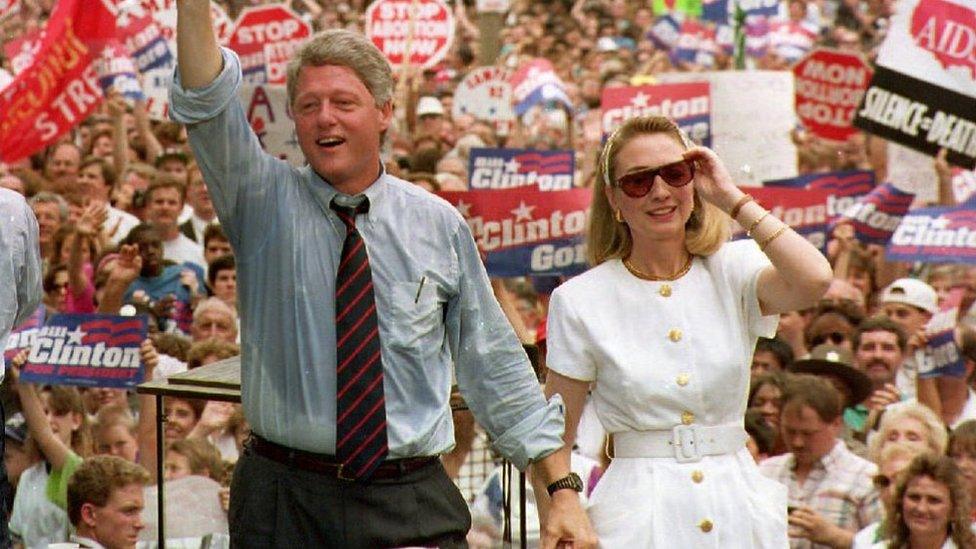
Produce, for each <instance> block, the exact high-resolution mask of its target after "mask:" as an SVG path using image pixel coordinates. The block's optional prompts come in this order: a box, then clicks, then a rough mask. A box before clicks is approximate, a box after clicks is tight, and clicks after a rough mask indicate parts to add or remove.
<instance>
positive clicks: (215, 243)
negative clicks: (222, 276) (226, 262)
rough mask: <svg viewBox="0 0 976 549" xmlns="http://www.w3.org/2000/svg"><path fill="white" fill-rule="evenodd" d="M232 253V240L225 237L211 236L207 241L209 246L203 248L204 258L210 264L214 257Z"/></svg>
mask: <svg viewBox="0 0 976 549" xmlns="http://www.w3.org/2000/svg"><path fill="white" fill-rule="evenodd" d="M231 253H233V251H232V250H231V249H230V242H228V241H226V240H224V239H223V238H211V239H210V240H208V241H207V246H206V247H205V248H204V249H203V258H204V259H205V260H206V261H207V264H210V263H212V262H213V260H214V259H217V258H218V257H220V256H222V255H230V254H231Z"/></svg>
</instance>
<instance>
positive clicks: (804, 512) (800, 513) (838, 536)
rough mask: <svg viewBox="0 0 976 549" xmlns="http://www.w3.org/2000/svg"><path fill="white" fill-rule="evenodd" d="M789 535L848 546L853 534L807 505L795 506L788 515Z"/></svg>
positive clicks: (834, 545)
mask: <svg viewBox="0 0 976 549" xmlns="http://www.w3.org/2000/svg"><path fill="white" fill-rule="evenodd" d="M787 521H788V522H789V525H790V526H791V527H792V528H791V529H790V530H791V535H794V534H795V535H796V536H797V537H801V538H804V539H808V540H810V541H812V542H813V543H819V544H824V545H829V546H831V547H845V546H846V547H850V542H852V541H853V539H854V534H853V533H851V532H848V531H847V530H844V529H843V528H841V527H839V526H837V525H836V524H832V523H831V522H830V521H828V520H827V519H825V518H824V516H823V515H821V514H820V513H817V512H816V511H814V510H813V509H811V508H809V507H797V508H796V509H795V510H794V511H793V512H792V513H790V515H789V517H787Z"/></svg>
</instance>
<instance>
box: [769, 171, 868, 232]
mask: <svg viewBox="0 0 976 549" xmlns="http://www.w3.org/2000/svg"><path fill="white" fill-rule="evenodd" d="M763 185H764V186H766V187H792V188H794V189H810V190H823V191H827V192H828V193H829V194H828V196H827V220H828V222H832V221H834V220H835V219H836V218H837V216H839V215H840V214H842V213H843V212H844V211H846V210H847V209H848V208H850V207H851V206H853V205H854V203H855V202H856V201H857V199H859V198H860V197H862V196H864V195H866V194H868V193H869V192H871V190H872V189H874V186H875V180H874V172H873V171H871V170H845V171H839V172H827V173H813V174H807V175H801V176H798V177H790V178H786V179H771V180H769V181H764V182H763Z"/></svg>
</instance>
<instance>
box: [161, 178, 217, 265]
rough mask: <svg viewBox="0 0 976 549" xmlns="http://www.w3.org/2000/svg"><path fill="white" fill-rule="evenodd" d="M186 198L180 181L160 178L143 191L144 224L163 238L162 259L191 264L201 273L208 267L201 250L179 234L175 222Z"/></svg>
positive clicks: (178, 228)
mask: <svg viewBox="0 0 976 549" xmlns="http://www.w3.org/2000/svg"><path fill="white" fill-rule="evenodd" d="M185 198H186V187H185V186H184V185H183V184H182V182H181V181H180V180H179V179H177V178H175V177H172V176H169V175H166V174H159V175H158V177H157V178H156V179H155V180H154V181H152V182H151V183H149V188H148V189H146V221H147V222H149V223H152V224H153V225H154V226H155V227H156V228H157V229H158V230H159V232H160V233H161V234H162V237H163V258H164V259H168V260H170V261H174V262H176V263H179V264H182V263H192V264H194V265H196V266H198V267H199V268H200V273H204V272H206V267H207V264H206V262H204V260H203V248H202V247H201V246H200V245H199V244H197V243H196V242H194V241H192V240H190V239H189V238H187V237H186V235H185V234H183V233H181V232H180V226H179V224H178V222H177V218H178V217H179V215H180V211H181V210H182V209H183V201H184V200H185ZM201 276H202V275H201Z"/></svg>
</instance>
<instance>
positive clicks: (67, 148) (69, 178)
mask: <svg viewBox="0 0 976 549" xmlns="http://www.w3.org/2000/svg"><path fill="white" fill-rule="evenodd" d="M80 164H81V154H80V153H79V152H78V148H77V147H74V146H72V145H67V144H62V145H58V148H57V149H55V151H54V153H53V154H51V156H50V157H49V158H48V159H47V165H46V166H45V167H44V168H45V170H44V171H45V172H46V174H47V178H48V179H50V180H51V181H54V182H56V183H59V184H61V185H70V184H71V183H74V181H75V177H77V176H78V166H79V165H80Z"/></svg>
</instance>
